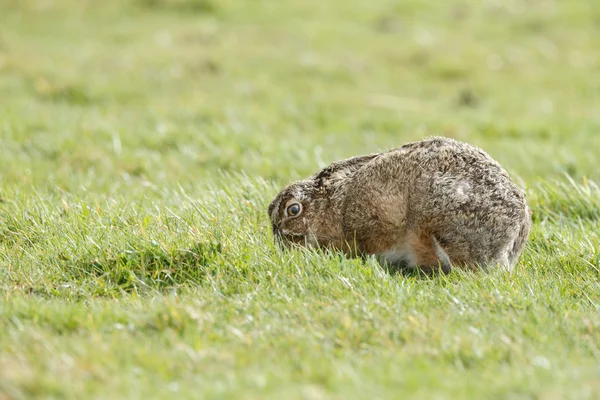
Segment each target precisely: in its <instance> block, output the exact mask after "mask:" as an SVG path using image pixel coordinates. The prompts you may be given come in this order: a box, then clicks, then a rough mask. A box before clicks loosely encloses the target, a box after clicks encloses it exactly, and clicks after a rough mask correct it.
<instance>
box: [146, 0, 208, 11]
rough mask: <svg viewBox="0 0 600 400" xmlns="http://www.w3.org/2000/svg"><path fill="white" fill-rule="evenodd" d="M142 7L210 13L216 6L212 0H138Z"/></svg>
mask: <svg viewBox="0 0 600 400" xmlns="http://www.w3.org/2000/svg"><path fill="white" fill-rule="evenodd" d="M138 5H139V6H140V7H142V8H146V9H150V10H159V11H174V12H179V13H190V14H212V13H214V12H216V10H217V6H216V4H215V3H214V2H213V1H212V0H138Z"/></svg>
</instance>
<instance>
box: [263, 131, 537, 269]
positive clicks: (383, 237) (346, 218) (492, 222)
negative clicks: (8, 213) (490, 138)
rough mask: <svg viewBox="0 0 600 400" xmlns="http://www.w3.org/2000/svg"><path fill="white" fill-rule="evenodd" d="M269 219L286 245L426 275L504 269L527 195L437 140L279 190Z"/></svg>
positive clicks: (521, 229) (475, 151)
mask: <svg viewBox="0 0 600 400" xmlns="http://www.w3.org/2000/svg"><path fill="white" fill-rule="evenodd" d="M268 212H269V216H270V218H271V221H272V224H273V234H274V236H275V239H276V240H277V241H279V242H281V243H282V244H284V245H290V244H294V243H295V244H298V245H302V246H308V247H311V246H312V247H323V248H330V249H333V250H340V251H343V252H345V253H346V254H347V255H348V256H367V255H375V256H376V257H377V258H378V259H379V261H380V262H382V263H384V264H389V265H391V266H395V267H408V268H415V267H418V268H420V269H421V270H423V271H424V272H432V271H434V270H436V269H437V268H441V270H442V271H444V272H446V273H448V272H450V269H451V267H457V268H460V267H462V268H471V269H475V268H479V267H482V268H487V267H491V266H496V265H499V266H501V267H503V268H506V269H508V270H510V269H512V268H513V266H514V265H515V263H516V262H517V259H518V258H519V255H520V254H521V252H522V250H523V248H524V246H525V243H526V241H527V237H528V236H529V231H530V228H531V215H530V211H529V208H528V206H527V202H526V200H525V193H524V191H523V190H522V189H520V188H519V187H518V186H517V185H516V184H515V183H513V181H511V179H510V177H509V175H508V174H507V172H506V171H505V170H504V169H503V168H502V167H501V166H500V164H498V162H496V161H495V160H494V159H492V158H491V157H490V156H489V155H488V154H486V153H485V152H484V151H483V150H481V149H479V148H477V147H475V146H472V145H470V144H467V143H463V142H459V141H456V140H453V139H448V138H441V137H435V138H431V139H426V140H422V141H418V142H413V143H408V144H406V145H404V146H402V147H400V148H397V149H393V150H391V151H388V152H384V153H377V154H370V155H365V156H358V157H354V158H350V159H347V160H343V161H338V162H334V163H332V164H331V165H329V166H328V167H326V168H324V169H323V170H321V171H320V172H318V173H317V174H315V175H313V176H312V177H310V178H309V179H306V180H301V181H297V182H294V183H292V184H290V185H289V186H287V187H285V188H284V189H283V190H282V191H281V192H280V193H279V194H278V195H277V197H276V198H275V200H273V202H272V203H271V204H270V205H269V210H268Z"/></svg>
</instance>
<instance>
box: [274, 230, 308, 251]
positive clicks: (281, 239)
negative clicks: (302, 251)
mask: <svg viewBox="0 0 600 400" xmlns="http://www.w3.org/2000/svg"><path fill="white" fill-rule="evenodd" d="M273 237H274V239H275V242H276V243H277V244H279V245H280V246H281V247H282V248H285V247H290V246H291V245H301V246H308V245H309V244H308V243H307V239H306V235H304V234H302V233H292V232H289V231H285V230H281V229H278V228H275V227H274V228H273Z"/></svg>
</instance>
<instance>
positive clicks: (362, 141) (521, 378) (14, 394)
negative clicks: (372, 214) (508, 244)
mask: <svg viewBox="0 0 600 400" xmlns="http://www.w3.org/2000/svg"><path fill="white" fill-rule="evenodd" d="M599 20H600V9H599V8H598V4H596V2H594V1H585V0H578V1H573V2H555V1H550V0H540V1H535V2H522V1H515V2H487V3H485V4H483V3H480V2H475V1H466V2H462V3H460V4H458V3H451V2H450V3H445V2H437V1H426V2H423V1H416V0H415V1H404V2H401V3H398V2H392V1H387V0H384V1H378V2H359V1H354V0H351V1H333V2H300V1H279V2H243V1H234V0H226V1H218V2H217V1H207V0H198V1H196V0H141V1H134V0H132V1H108V2H102V3H99V2H92V1H78V2H76V1H70V0H68V1H46V0H33V1H28V2H20V1H5V2H3V3H2V4H0V91H1V93H2V96H0V295H1V300H0V332H1V334H0V398H3V396H4V397H7V398H15V399H18V398H41V397H43V398H49V397H56V398H97V397H98V398H99V397H102V398H118V397H122V398H142V397H143V398H147V397H149V398H151V397H161V398H167V397H177V398H199V397H200V398H257V399H258V398H260V399H263V398H277V399H279V398H305V399H322V398H340V399H341V398H344V399H346V398H371V397H372V398H398V397H410V398H434V397H435V398H452V399H454V398H490V397H491V398H577V399H579V398H581V399H584V398H597V397H598V394H599V393H600V385H599V384H598V382H599V380H598V378H599V376H600V368H599V367H598V365H600V364H599V363H598V358H599V357H600V350H599V346H600V334H599V332H600V314H599V313H598V304H599V300H600V279H599V278H600V233H599V232H600V231H599V230H598V226H599V221H600V211H599V210H600V190H599V189H598V180H599V179H600V175H599V172H598V168H597V155H598V154H600V153H599V151H600V135H598V134H597V131H598V129H599V126H600V119H599V116H600V109H599V108H598V107H599V106H598V105H599V104H600V103H599V100H600V78H599V77H600V75H599V74H598V73H597V72H598V67H599V66H600V58H599V57H598V52H597V43H596V40H595V39H596V36H597V35H596V33H597V32H598V29H599V27H598V26H599V25H598V21H599ZM429 135H446V136H450V137H455V138H458V139H461V140H466V141H469V142H472V143H474V144H477V145H480V146H481V147H483V148H484V149H485V150H486V151H488V152H489V153H490V154H492V155H493V156H494V157H495V158H497V159H498V160H499V161H500V162H501V163H502V164H503V165H504V166H505V167H506V168H507V169H508V170H509V171H510V172H511V174H512V175H513V176H514V177H515V179H516V180H517V181H519V182H520V183H521V184H522V185H523V186H524V187H526V188H527V192H528V199H529V201H530V204H531V208H532V210H533V214H534V227H533V230H532V235H531V238H530V241H529V244H528V246H527V248H526V250H525V252H524V254H523V256H522V258H521V260H520V262H519V264H518V266H517V268H516V269H515V271H514V272H513V273H511V274H509V273H505V272H502V271H492V272H490V273H489V274H482V273H481V274H478V273H469V272H460V271H455V272H454V273H453V274H451V275H450V276H435V277H426V276H418V275H410V276H407V275H400V274H390V273H388V272H386V271H384V270H383V269H382V268H381V267H380V266H379V265H378V264H377V263H376V262H375V261H374V260H371V259H368V260H365V261H361V260H354V259H346V258H344V257H342V256H341V255H339V254H335V253H328V252H320V251H310V250H307V251H287V252H282V251H281V250H280V249H278V248H277V247H276V246H275V244H274V243H273V239H272V237H271V233H270V231H269V223H268V216H267V215H266V207H267V205H268V203H269V202H270V201H271V200H272V198H273V197H274V196H275V195H276V193H277V191H278V189H279V188H280V186H281V185H283V184H285V183H287V182H289V181H290V180H292V179H296V178H299V177H302V176H306V175H308V174H310V173H312V172H315V171H316V170H318V169H319V168H320V167H322V166H324V165H326V164H327V163H329V162H331V161H333V160H336V159H340V158H343V157H349V156H353V155H357V154H363V153H368V152H372V151H377V150H380V149H387V148H390V147H394V146H399V145H401V144H402V143H405V142H407V141H409V140H415V139H418V138H422V137H425V136H429Z"/></svg>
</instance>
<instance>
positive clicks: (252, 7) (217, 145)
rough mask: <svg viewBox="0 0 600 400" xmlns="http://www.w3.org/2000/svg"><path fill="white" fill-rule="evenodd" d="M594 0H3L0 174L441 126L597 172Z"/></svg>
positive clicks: (313, 161)
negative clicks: (97, 0)
mask: <svg viewBox="0 0 600 400" xmlns="http://www.w3.org/2000/svg"><path fill="white" fill-rule="evenodd" d="M599 34H600V3H598V2H597V1H593V0H589V1H586V0H578V1H554V0H528V1H525V0H518V1H517V0H515V1H491V0H490V1H484V2H480V1H466V0H464V1H444V2H442V1H433V0H432V1H420V0H419V1H417V0H412V1H411V0H407V1H388V0H378V1H370V2H365V1H354V0H344V1H327V2H317V1H294V0H287V1H242V0H222V1H216V0H138V1H103V2H96V1H68V0H62V1H51V0H30V1H26V2H23V1H17V0H12V1H11V0H3V1H2V2H1V3H0V91H1V93H2V97H1V99H0V104H1V107H0V112H1V115H0V117H1V121H2V126H1V131H0V132H1V142H0V149H1V150H0V160H1V161H0V162H1V163H2V164H1V169H0V170H1V171H2V175H1V176H2V180H3V181H4V182H5V184H18V185H35V186H36V187H46V186H53V185H56V186H59V187H61V188H64V189H67V190H77V189H78V188H80V187H81V186H84V187H86V188H88V189H89V190H93V191H101V192H106V191H113V190H117V191H122V192H125V193H127V192H128V191H130V190H137V189H136V187H139V185H140V184H144V183H147V184H151V185H159V186H163V185H172V184H174V183H177V184H182V185H194V182H197V181H198V180H202V179H204V178H206V177H209V176H211V175H213V174H214V172H215V171H216V170H217V169H221V170H227V171H245V172H246V173H247V174H249V175H260V176H262V177H264V178H265V179H275V180H277V181H278V182H285V181H287V180H289V178H290V177H298V176H303V175H306V174H308V173H312V172H314V171H315V170H316V169H317V168H318V167H320V166H323V165H324V164H325V163H328V162H330V161H333V160H336V159H339V158H344V157H350V156H353V155H356V154H360V153H365V152H372V151H377V150H379V149H387V148H390V147H396V146H399V145H401V144H403V143H404V142H406V141H409V140H415V139H419V138H422V137H424V136H428V135H445V136H451V137H455V138H458V139H462V140H468V141H470V142H473V143H475V144H477V145H480V146H482V147H484V148H485V149H486V150H487V151H488V152H490V153H491V154H492V155H493V156H494V157H496V158H497V159H499V161H501V162H502V163H503V164H504V165H505V166H506V167H507V168H508V169H509V170H511V172H513V173H515V174H517V175H519V176H522V177H523V178H525V179H526V180H527V181H532V180H536V179H538V178H548V177H556V176H559V175H560V174H562V173H564V172H568V173H569V174H571V175H573V176H575V177H581V176H588V177H590V178H593V179H597V178H598V177H599V175H598V169H597V168H596V162H595V161H596V156H597V155H598V151H599V145H600V135H599V134H598V129H599V126H600V102H599V99H600V51H599V50H598V35H599Z"/></svg>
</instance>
